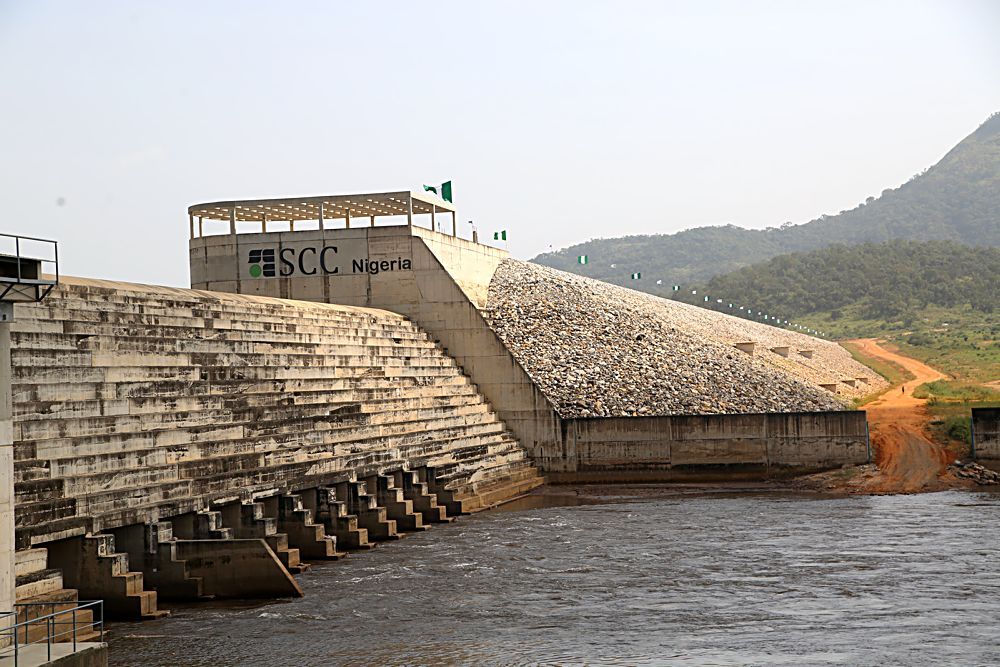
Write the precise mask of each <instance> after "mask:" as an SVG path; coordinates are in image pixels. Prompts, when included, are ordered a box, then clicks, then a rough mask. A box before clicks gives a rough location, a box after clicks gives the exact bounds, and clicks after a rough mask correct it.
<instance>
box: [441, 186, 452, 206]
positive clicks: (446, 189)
mask: <svg viewBox="0 0 1000 667" xmlns="http://www.w3.org/2000/svg"><path fill="white" fill-rule="evenodd" d="M441 199H443V200H445V201H447V202H450V201H451V181H445V182H444V183H442V184H441Z"/></svg>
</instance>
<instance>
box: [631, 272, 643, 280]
mask: <svg viewBox="0 0 1000 667" xmlns="http://www.w3.org/2000/svg"><path fill="white" fill-rule="evenodd" d="M640 278H642V274H641V273H633V274H632V280H639V279H640Z"/></svg>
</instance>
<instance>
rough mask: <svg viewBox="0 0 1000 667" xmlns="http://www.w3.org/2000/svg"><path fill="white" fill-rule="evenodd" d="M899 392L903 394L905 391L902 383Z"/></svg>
mask: <svg viewBox="0 0 1000 667" xmlns="http://www.w3.org/2000/svg"><path fill="white" fill-rule="evenodd" d="M899 393H901V394H905V393H906V386H905V385H903V386H901V387H900V388H899Z"/></svg>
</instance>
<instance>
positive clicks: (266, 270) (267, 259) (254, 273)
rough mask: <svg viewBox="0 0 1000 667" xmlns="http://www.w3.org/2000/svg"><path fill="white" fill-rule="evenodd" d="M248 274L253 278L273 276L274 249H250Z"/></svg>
mask: <svg viewBox="0 0 1000 667" xmlns="http://www.w3.org/2000/svg"><path fill="white" fill-rule="evenodd" d="M250 276H251V277H253V278H260V277H261V276H264V277H266V278H273V277H274V249H273V248H268V249H263V248H257V249H255V250H251V251H250Z"/></svg>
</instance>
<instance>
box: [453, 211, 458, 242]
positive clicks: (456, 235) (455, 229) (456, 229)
mask: <svg viewBox="0 0 1000 667" xmlns="http://www.w3.org/2000/svg"><path fill="white" fill-rule="evenodd" d="M451 235H452V236H453V237H455V238H458V221H457V220H456V219H455V212H454V211H452V212H451Z"/></svg>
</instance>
